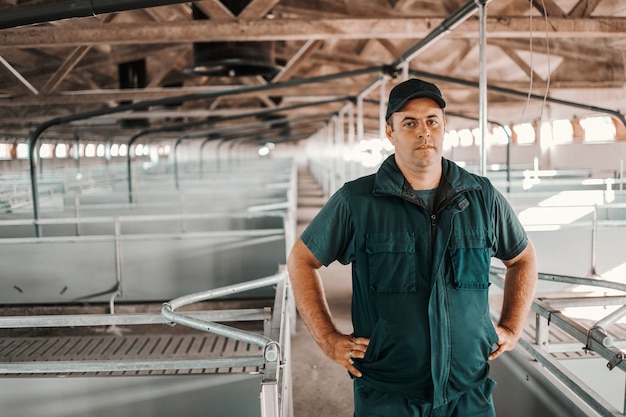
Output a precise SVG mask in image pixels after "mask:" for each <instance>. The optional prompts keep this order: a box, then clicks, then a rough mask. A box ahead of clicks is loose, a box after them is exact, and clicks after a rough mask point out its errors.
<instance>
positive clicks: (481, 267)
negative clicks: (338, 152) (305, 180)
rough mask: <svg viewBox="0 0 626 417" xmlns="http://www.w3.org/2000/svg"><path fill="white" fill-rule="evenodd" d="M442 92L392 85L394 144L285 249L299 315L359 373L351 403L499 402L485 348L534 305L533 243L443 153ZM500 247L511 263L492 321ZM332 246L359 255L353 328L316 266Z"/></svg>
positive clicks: (404, 411)
mask: <svg viewBox="0 0 626 417" xmlns="http://www.w3.org/2000/svg"><path fill="white" fill-rule="evenodd" d="M445 105H446V102H445V101H444V99H443V97H442V95H441V92H440V91H439V88H437V86H435V85H434V84H431V83H428V82H425V81H422V80H418V79H410V80H407V81H405V82H402V83H400V84H398V85H397V86H395V87H394V88H393V89H392V90H391V92H390V95H389V104H388V107H387V125H386V134H387V137H388V138H389V140H390V141H391V142H392V143H393V145H394V147H395V154H394V155H391V156H390V157H389V158H388V159H387V160H386V161H384V162H383V164H382V166H381V167H380V169H379V170H378V172H377V173H376V174H374V175H370V176H366V177H363V178H359V179H357V180H355V181H351V182H348V183H346V184H345V185H344V186H343V187H342V188H341V189H340V190H338V191H337V193H335V194H334V195H333V196H332V197H331V198H330V199H329V201H328V203H327V204H326V205H325V206H324V207H323V208H322V210H321V211H320V213H319V214H318V215H317V216H316V217H315V219H313V220H312V221H311V223H310V224H309V226H308V227H307V229H306V230H305V231H304V232H303V233H302V236H301V237H300V239H298V241H297V242H296V244H295V245H294V247H293V249H292V251H291V254H290V256H289V260H288V270H289V275H290V279H291V282H292V285H293V291H294V295H295V299H296V303H297V306H298V309H299V311H300V314H301V316H302V318H303V320H304V322H305V324H306V325H307V327H308V329H309V331H310V332H311V334H312V336H313V338H314V339H315V341H316V342H317V343H318V344H319V346H320V348H321V349H322V350H323V351H324V353H325V354H326V355H327V356H328V357H329V358H330V359H332V360H334V361H335V362H337V363H339V364H340V365H342V366H344V367H345V368H346V369H347V370H348V371H349V372H350V374H351V375H352V376H353V377H354V403H355V413H354V415H355V417H363V416H385V417H404V416H406V417H409V416H411V417H418V416H419V417H474V416H475V417H490V416H494V415H495V411H494V409H493V402H492V397H491V394H492V391H493V388H494V386H495V382H494V381H493V380H492V379H490V378H489V364H488V360H491V359H495V358H496V357H498V356H499V355H501V354H502V353H503V352H506V351H509V350H511V349H513V348H514V347H515V345H516V343H517V341H518V339H519V337H520V335H521V333H522V330H523V327H524V324H525V321H526V318H527V315H528V312H529V309H530V304H531V302H532V297H533V294H534V288H535V283H536V279H537V272H536V265H535V256H534V251H533V247H532V245H531V243H530V241H529V240H528V238H527V236H526V233H525V231H524V229H523V228H522V226H521V224H520V223H519V221H518V220H517V218H516V216H515V214H514V212H513V210H512V209H511V207H510V206H509V205H508V203H507V202H506V201H505V199H504V197H503V196H502V195H501V194H500V193H499V192H498V191H496V190H495V189H494V188H493V186H492V185H491V183H490V182H489V181H488V180H487V179H486V178H483V177H480V176H476V175H473V174H470V173H468V172H467V171H465V170H463V169H462V168H460V167H458V166H457V165H456V164H454V163H453V162H451V161H448V160H447V159H445V158H443V157H442V153H443V137H444V133H445V127H446V122H445V114H444V110H443V109H444V108H445ZM492 256H493V257H497V258H499V259H501V260H502V261H503V263H504V265H505V266H506V268H507V273H506V281H505V282H506V283H505V289H504V297H503V306H502V313H501V318H500V321H499V323H498V324H497V325H495V327H494V325H493V323H492V322H491V320H490V318H489V305H488V287H489V266H490V261H491V257H492ZM335 260H338V261H339V262H341V263H343V264H348V263H351V264H352V287H353V296H352V322H353V327H354V334H353V335H346V334H342V333H340V332H339V331H338V330H337V329H336V328H335V325H334V324H333V319H332V315H331V313H330V311H329V308H328V305H327V303H326V299H325V296H324V291H323V288H322V285H321V281H320V277H319V274H318V269H319V268H320V267H321V266H322V265H325V266H328V265H329V264H330V263H332V262H333V261H335ZM494 346H495V349H494Z"/></svg>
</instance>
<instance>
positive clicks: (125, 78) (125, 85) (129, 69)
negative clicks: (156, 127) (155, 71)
mask: <svg viewBox="0 0 626 417" xmlns="http://www.w3.org/2000/svg"><path fill="white" fill-rule="evenodd" d="M117 73H118V78H119V83H120V89H129V88H133V89H137V88H146V85H147V83H146V60H145V59H139V60H137V61H131V62H124V63H121V64H119V65H118V66H117ZM130 103H132V101H121V102H120V104H122V105H124V104H130ZM121 124H122V127H127V128H143V127H147V126H149V125H150V123H149V121H148V119H143V118H136V119H122V121H121Z"/></svg>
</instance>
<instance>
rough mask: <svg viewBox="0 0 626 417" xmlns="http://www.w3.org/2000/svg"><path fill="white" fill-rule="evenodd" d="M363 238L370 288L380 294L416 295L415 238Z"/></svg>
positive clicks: (398, 235)
mask: <svg viewBox="0 0 626 417" xmlns="http://www.w3.org/2000/svg"><path fill="white" fill-rule="evenodd" d="M365 239H366V240H365V251H366V253H367V258H368V266H369V285H370V289H372V290H373V291H375V292H380V293H399V292H415V291H416V277H415V235H414V234H413V233H412V232H397V233H372V234H368V235H366V237H365Z"/></svg>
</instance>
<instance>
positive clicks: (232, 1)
mask: <svg viewBox="0 0 626 417" xmlns="http://www.w3.org/2000/svg"><path fill="white" fill-rule="evenodd" d="M222 3H223V4H224V6H226V7H228V9H229V10H230V11H231V12H232V13H233V14H234V15H235V16H237V15H239V13H241V11H242V10H243V9H244V8H245V6H247V4H248V3H249V0H222ZM192 10H193V18H194V20H203V19H208V17H207V16H206V15H205V14H204V13H203V12H202V11H201V10H200V9H198V8H197V7H196V6H195V5H193V4H192ZM274 55H275V54H274V42H196V43H194V44H193V66H192V67H191V68H188V69H187V71H186V72H187V73H188V74H191V75H208V76H216V77H221V76H227V77H243V76H253V75H262V76H266V77H268V78H271V77H273V76H274V75H275V74H276V73H278V71H280V66H278V65H276V59H275V56H274Z"/></svg>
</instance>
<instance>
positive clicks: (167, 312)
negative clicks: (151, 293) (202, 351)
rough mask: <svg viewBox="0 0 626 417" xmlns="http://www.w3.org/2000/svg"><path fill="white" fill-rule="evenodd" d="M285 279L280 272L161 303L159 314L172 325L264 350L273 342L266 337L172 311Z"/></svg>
mask: <svg viewBox="0 0 626 417" xmlns="http://www.w3.org/2000/svg"><path fill="white" fill-rule="evenodd" d="M286 277H287V273H286V272H280V273H278V274H276V275H272V276H269V277H265V278H259V279H256V280H252V281H247V282H242V283H240V284H234V285H229V286H226V287H221V288H216V289H213V290H208V291H202V292H197V293H193V294H189V295H185V296H182V297H178V298H175V299H173V300H171V301H169V302H166V303H163V306H162V308H161V314H162V315H163V316H164V317H165V318H166V319H168V320H169V321H170V322H172V323H178V324H182V325H184V326H188V327H191V328H193V329H197V330H201V331H205V332H209V333H215V334H217V335H220V336H225V337H228V338H231V339H235V340H239V341H241V342H245V343H250V344H253V345H256V346H260V347H262V348H264V349H265V348H267V347H268V345H269V344H270V343H273V342H274V341H272V340H271V339H270V338H268V337H266V336H262V335H259V334H256V333H252V332H248V331H245V330H241V329H236V328H234V327H230V326H225V325H223V324H218V323H213V322H208V321H204V320H199V319H196V318H193V317H189V316H186V315H184V314H179V313H175V312H174V310H176V309H177V308H180V307H183V306H186V305H189V304H193V303H197V302H201V301H207V300H211V299H214V298H218V297H224V296H227V295H232V294H238V293H240V292H244V291H250V290H254V289H257V288H263V287H267V286H270V285H274V284H278V283H279V282H281V281H283V280H285V279H286ZM268 354H269V355H270V356H272V357H273V355H274V354H275V352H273V349H266V358H267V359H268V360H272V359H270V358H269V357H268ZM274 360H275V359H274Z"/></svg>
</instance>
